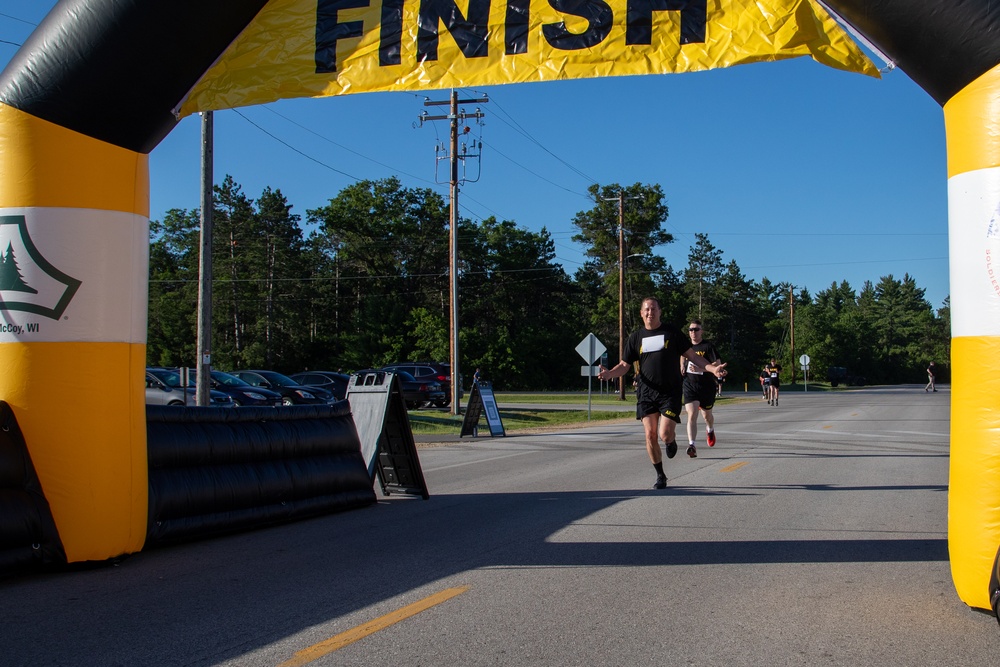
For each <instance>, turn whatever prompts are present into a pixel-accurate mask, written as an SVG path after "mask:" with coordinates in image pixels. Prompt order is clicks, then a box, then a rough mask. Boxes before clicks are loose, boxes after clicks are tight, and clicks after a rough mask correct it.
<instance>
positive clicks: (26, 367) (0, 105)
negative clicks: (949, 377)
mask: <svg viewBox="0 0 1000 667" xmlns="http://www.w3.org/2000/svg"><path fill="white" fill-rule="evenodd" d="M825 5H826V6H827V7H829V8H832V10H833V11H834V12H836V13H837V14H839V15H840V16H841V17H842V18H843V19H844V20H845V21H846V22H848V23H849V24H851V25H852V26H853V27H854V28H855V29H856V30H857V31H858V32H859V33H860V34H862V35H864V36H865V37H866V38H867V39H869V40H870V41H871V43H873V44H874V45H875V46H876V47H877V48H878V49H880V50H881V51H882V52H883V53H884V54H886V55H887V56H888V57H889V58H890V59H892V60H893V61H894V62H895V63H896V64H897V65H898V66H899V67H900V69H902V70H903V71H905V72H906V73H907V74H908V75H909V76H910V77H911V78H912V79H913V80H914V81H916V82H917V83H918V84H919V85H920V86H921V87H922V88H923V89H924V90H925V91H927V93H928V94H929V95H931V97H932V98H933V99H934V100H936V101H937V102H938V103H939V104H941V105H942V106H943V107H944V112H945V114H944V115H945V122H946V128H947V136H948V144H949V158H948V175H949V183H948V188H949V209H950V211H949V217H950V221H949V225H950V239H951V240H950V244H951V251H950V255H951V266H952V276H951V277H952V288H951V295H952V321H953V338H954V341H953V359H952V368H953V378H954V387H953V399H952V400H953V405H954V406H960V408H961V419H956V420H954V421H953V425H952V443H953V445H952V464H951V490H950V505H949V540H950V550H951V559H952V570H953V577H954V580H955V584H956V587H957V589H958V592H959V595H960V597H961V598H962V600H963V601H965V602H966V603H967V604H969V605H971V606H974V607H981V608H988V607H989V601H988V594H987V585H988V581H989V575H990V569H991V565H992V559H993V555H994V554H995V553H996V549H997V545H998V544H1000V474H998V473H1000V418H998V416H997V415H998V414H1000V411H998V410H997V409H996V408H995V406H993V405H992V404H991V403H992V401H993V399H994V398H995V397H996V396H998V395H1000V386H998V385H1000V277H998V276H997V272H998V271H1000V267H998V266H995V264H994V261H995V260H994V258H995V257H996V254H995V253H996V252H998V251H1000V114H998V113H997V110H998V109H1000V72H998V71H997V64H998V63H1000V40H998V39H996V38H995V37H993V36H994V35H996V34H1000V33H998V29H1000V25H998V24H1000V4H998V3H995V2H990V1H989V0H966V1H964V2H960V3H953V2H947V1H946V0H826V1H825ZM462 6H463V7H466V6H467V12H468V18H466V16H464V15H463V14H462V11H463V10H462V9H460V8H459V7H458V5H457V4H456V3H454V2H452V1H450V0H419V2H418V1H414V0H406V1H404V0H320V1H319V2H317V1H316V0H310V1H307V0H234V1H233V2H226V3H205V2H203V1H202V0H61V2H60V3H59V4H58V5H57V6H56V7H55V8H54V9H53V10H52V12H51V13H50V14H49V16H48V17H46V19H45V20H44V21H43V23H42V24H41V25H40V26H39V28H38V30H36V32H35V34H33V35H32V36H31V37H30V38H29V40H28V41H27V42H26V43H25V45H24V46H23V47H22V49H21V50H20V51H19V52H18V54H17V55H16V56H15V57H14V59H13V60H12V61H11V62H10V64H9V65H8V66H7V68H6V69H5V70H4V71H3V72H2V73H0V155H2V158H0V244H2V247H0V259H2V260H3V263H2V264H0V277H2V278H3V280H2V281H0V400H4V401H6V402H8V403H9V404H10V405H11V406H12V407H13V410H14V413H15V415H16V417H17V420H18V422H19V424H20V425H21V429H22V431H23V432H24V435H25V440H26V442H27V444H28V449H29V452H30V455H31V459H32V462H33V463H34V466H35V468H36V469H37V470H38V475H39V478H40V481H41V485H42V487H43V489H44V490H45V494H46V499H47V500H48V502H49V504H50V507H51V508H52V514H53V518H54V520H55V523H56V525H57V528H58V531H59V536H60V539H61V540H62V542H63V546H64V548H65V553H66V558H67V560H68V561H70V562H78V561H86V560H103V559H107V558H110V557H113V556H116V555H119V554H122V553H131V552H135V551H138V550H140V549H141V548H142V546H143V540H144V535H145V533H146V530H145V528H146V526H145V522H146V509H147V498H146V489H147V462H146V451H145V435H146V434H145V429H146V421H145V413H144V397H143V389H142V385H143V383H142V376H143V368H144V366H145V340H146V300H147V274H148V249H147V241H148V214H149V211H148V208H149V203H148V202H149V196H148V154H149V152H150V151H151V150H152V149H153V148H154V147H155V146H156V145H157V144H158V143H159V141H160V140H161V139H162V138H163V137H164V136H166V135H167V134H168V133H169V132H170V130H171V129H172V128H173V127H174V125H175V124H176V122H177V116H176V115H175V113H174V112H175V111H178V112H180V113H192V112H195V111H198V110H205V109H211V108H224V107H225V106H227V105H228V106H232V105H237V104H253V103H259V102H261V101H267V100H269V99H277V98H279V97H282V96H286V97H287V96H295V95H298V96H301V95H312V96H319V95H330V94H338V93H346V92H355V91H358V90H363V89H364V88H363V85H362V84H363V78H364V76H365V75H366V74H365V73H366V72H367V73H368V75H371V76H372V77H374V78H378V77H381V79H379V80H380V81H381V82H382V83H379V84H378V85H377V86H375V87H372V88H370V89H373V90H374V89H382V90H388V89H404V88H408V89H419V88H424V89H427V88H434V87H438V88H440V87H449V86H459V85H485V84H490V83H493V84H496V83H508V82H515V81H527V80H536V81H540V80H551V79H554V78H570V77H582V76H606V75H616V74H641V73H648V72H651V71H653V70H651V69H645V70H643V69H641V67H640V66H636V65H634V64H630V63H636V62H640V63H649V62H654V64H655V65H657V67H658V69H656V70H655V71H660V72H668V71H692V70H698V69H708V68H710V67H722V66H729V65H734V64H740V63H747V62H760V61H767V60H776V59H779V58H788V57H796V56H801V55H810V56H812V57H813V58H814V59H816V60H817V61H819V62H823V63H825V64H828V65H831V66H834V67H841V68H843V69H848V70H851V71H859V72H866V73H869V74H872V73H873V71H872V68H871V65H870V63H869V62H867V59H865V58H864V57H863V56H860V57H859V54H858V52H857V51H856V46H855V45H853V44H847V45H845V44H844V42H843V40H841V39H840V38H839V36H837V35H834V34H833V33H834V32H836V31H838V30H839V29H838V28H836V26H835V24H832V20H831V19H830V17H829V16H828V15H827V13H826V12H825V11H824V10H823V9H822V8H821V7H820V6H819V5H818V4H817V2H816V0H754V1H753V2H749V1H748V0H719V1H718V2H714V3H708V2H707V1H706V0H678V1H677V2H667V3H662V2H659V1H658V0H656V1H654V0H629V1H628V2H627V3H626V2H625V1H624V0H584V1H583V2H580V3H566V2H562V1H560V0H549V1H548V3H529V2H526V1H525V0H505V2H499V1H498V0H494V1H493V2H492V3H491V2H490V1H489V0H468V2H467V3H466V2H462ZM414 7H416V9H414ZM626 7H627V20H626V19H625V18H624V17H625V16H626ZM352 12H353V14H352ZM553 12H555V17H553ZM341 13H343V16H341ZM310 14H311V16H310ZM535 14H540V15H542V16H541V18H538V17H536V16H535ZM667 14H670V15H674V14H679V15H680V16H671V17H670V19H669V21H667V20H666V19H664V20H663V21H661V19H660V17H661V15H667ZM564 15H570V18H572V19H573V22H572V25H573V26H574V28H573V30H576V29H577V28H576V26H579V25H585V28H584V31H583V33H581V34H575V33H573V32H571V31H570V28H568V27H567V26H568V25H569V24H570V22H569V21H566V20H562V19H564V18H565V16H564ZM288 17H293V19H294V20H302V21H305V22H306V25H307V29H306V30H304V31H300V33H298V34H296V35H288V34H286V33H285V32H282V30H284V28H285V26H286V24H287V23H288V22H289V21H291V20H292V19H289V18H288ZM487 19H488V22H489V28H490V29H489V30H487V29H486V28H487V26H486V23H487ZM494 19H496V20H495V23H496V27H495V29H494ZM802 20H805V21H806V22H807V24H806V25H804V26H800V28H801V29H800V30H799V31H798V32H796V31H795V30H794V28H795V26H794V25H793V26H792V28H793V30H789V29H788V26H789V24H794V23H795V21H802ZM379 21H382V23H383V25H382V26H381V27H382V30H381V31H380V30H379ZM670 21H673V23H670ZM435 25H436V26H438V27H439V28H440V27H441V26H442V25H443V27H444V30H445V31H447V32H449V33H451V35H452V38H453V39H447V40H446V39H438V38H437V35H436V34H435V33H434V32H433V27H434V26H435ZM664 25H668V26H669V25H674V26H675V27H676V32H677V34H678V35H681V38H680V39H674V40H673V41H671V40H669V39H663V38H662V35H660V32H661V31H663V30H666V28H664V27H663V26H664ZM706 26H707V30H706ZM758 28H759V29H760V30H766V31H770V32H769V33H768V34H767V36H766V37H765V38H759V37H757V36H756V33H755V30H756V29H758ZM407 30H409V32H407ZM494 33H496V34H494ZM720 33H721V34H722V36H723V39H719V40H717V41H718V42H725V43H726V44H727V45H735V46H732V49H733V52H726V53H720V52H719V49H718V48H717V47H718V44H717V43H715V44H713V43H712V39H711V37H712V35H713V34H715V35H716V36H718V35H719V34H720ZM497 35H499V37H497ZM494 39H496V40H498V42H497V43H496V44H494V42H493V41H490V40H494ZM254 40H256V41H254ZM847 41H848V42H849V40H847ZM359 42H360V43H363V44H364V48H356V50H355V52H351V51H350V48H351V45H354V46H357V43H359ZM456 44H457V45H458V46H457V47H456ZM247 45H248V46H247ZM414 45H415V46H414ZM804 45H807V46H804ZM241 46H247V48H249V49H251V51H250V55H249V56H248V54H247V53H246V52H244V53H242V54H241V56H242V58H241V59H237V58H235V57H234V58H233V59H229V60H227V59H226V57H225V56H226V54H227V53H230V52H231V51H232V50H234V49H237V48H239V47H241ZM321 46H322V48H320V47H321ZM254 48H256V49H258V51H256V52H254V51H252V49H254ZM297 48H299V50H300V51H301V50H302V49H304V50H305V51H306V52H307V55H311V54H315V56H316V59H315V71H314V72H310V73H308V76H307V77H305V78H304V80H303V81H302V82H293V83H301V84H302V85H301V86H299V87H298V88H296V86H294V85H292V86H291V87H290V88H289V86H287V85H286V82H285V81H284V80H282V79H281V76H284V70H283V69H282V67H285V63H284V61H285V60H289V61H291V60H294V58H295V56H296V49H297ZM459 48H460V49H461V52H460V53H459V51H458V49H459ZM438 49H440V53H439V52H438ZM574 49H579V51H575V52H574V51H573V50H574ZM602 49H603V51H602ZM643 49H645V50H643ZM755 49H756V50H755ZM769 49H773V50H769ZM583 50H586V51H587V52H588V53H592V52H593V53H596V54H597V55H596V56H594V57H595V58H597V60H595V61H592V62H584V63H581V62H574V60H573V57H574V56H577V55H579V54H580V53H582V52H583ZM321 51H322V54H323V63H322V65H323V67H322V68H320V60H321V59H320V57H319V56H320V53H321ZM640 51H641V53H640ZM637 53H638V56H637V57H636V54H637ZM358 54H362V55H358ZM365 54H367V56H368V57H374V58H376V63H377V64H376V65H374V66H371V67H369V69H368V70H366V69H365V67H364V66H362V67H359V68H358V70H359V71H361V73H362V75H361V76H360V77H359V76H356V75H355V74H354V73H353V72H354V71H355V69H352V68H353V67H355V61H357V60H360V59H361V58H362V56H364V55H365ZM372 54H374V56H373V55H372ZM414 54H416V55H414ZM449 54H450V55H449ZM455 54H458V55H455ZM498 54H499V55H498ZM567 54H569V55H567ZM664 54H666V55H664ZM529 57H531V58H534V61H533V62H532V63H531V66H532V67H534V69H533V70H530V73H529V74H527V75H526V74H525V72H526V71H529V68H528V67H527V66H526V65H525V62H526V61H525V60H523V59H526V58H529ZM449 58H451V60H449ZM699 58H700V60H699ZM480 59H481V60H483V61H487V60H488V61H489V62H491V63H492V62H495V61H502V60H504V59H506V61H507V64H506V65H504V64H503V63H501V64H499V65H496V67H498V68H499V69H498V70H496V71H499V72H501V74H499V75H498V74H495V73H494V72H493V71H491V70H489V69H488V68H487V69H486V70H485V71H486V73H485V74H481V73H478V74H477V73H476V72H474V71H473V70H472V69H471V67H472V64H473V63H476V62H480ZM518 59H522V60H518ZM668 60H669V62H667V61H668ZM272 61H275V62H277V61H281V62H277V64H278V65H279V67H278V68H277V69H278V70H281V71H280V72H279V74H276V75H272V74H271V73H270V70H268V69H267V66H270V65H274V64H275V62H272ZM410 61H413V62H412V63H411V64H413V67H412V70H410V71H407V72H401V73H399V75H398V76H397V75H396V74H395V73H394V72H396V70H392V69H391V68H390V67H389V66H393V65H395V66H399V65H400V63H404V64H405V63H406V62H410ZM248 62H249V63H250V65H249V66H247V65H246V63H248ZM238 63H243V66H244V67H246V68H247V69H246V71H247V72H249V74H245V79H246V80H248V81H253V84H254V85H255V86H256V87H257V90H256V91H255V93H254V94H253V95H249V96H245V97H243V98H238V99H236V100H235V101H234V99H233V96H232V95H229V92H226V93H219V94H218V95H216V96H215V97H214V98H213V94H214V93H213V90H206V86H209V87H210V86H213V85H216V84H218V85H220V86H223V85H225V82H227V81H231V80H232V79H234V78H238V77H239V76H240V72H239V71H237V65H238ZM510 63H514V64H510ZM581 64H582V66H581ZM504 67H507V69H506V70H504V69H503V68H504ZM574 67H575V68H576V69H575V70H574ZM630 68H631V69H630ZM258 69H259V71H257V70H258ZM285 69H287V67H285ZM321 69H322V71H324V72H330V74H328V77H329V79H328V80H318V79H316V77H315V76H314V75H315V73H316V72H319V71H320V70H321ZM574 72H576V73H574ZM206 82H207V83H206ZM290 89H294V90H291V92H289V91H290ZM261 90H263V92H260V91H261ZM230 92H231V91H230ZM258 93H259V94H258ZM227 95H228V96H227ZM67 369H74V370H75V371H78V372H83V373H91V374H95V375H96V374H100V375H101V376H102V377H104V378H108V379H109V383H108V384H107V385H106V387H105V395H104V396H103V397H102V398H101V399H100V400H99V401H98V402H97V403H96V404H90V405H76V404H67V403H64V402H63V401H61V400H59V399H58V397H54V396H53V394H52V392H51V391H50V389H49V388H50V387H51V386H53V385H55V384H56V383H57V382H58V380H59V379H60V378H61V377H63V375H64V374H65V373H66V371H67ZM984 377H985V378H987V380H986V381H985V383H984V381H983V380H982V378H984ZM993 378H996V379H993Z"/></svg>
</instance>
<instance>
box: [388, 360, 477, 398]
mask: <svg viewBox="0 0 1000 667" xmlns="http://www.w3.org/2000/svg"><path fill="white" fill-rule="evenodd" d="M383 370H387V371H402V372H404V373H409V374H410V375H412V376H413V377H415V378H416V379H418V380H421V381H424V382H430V381H435V382H437V383H438V384H440V385H441V391H443V392H444V399H442V400H440V401H435V402H434V405H435V406H437V407H439V408H443V407H445V406H447V405H451V364H439V363H437V362H434V361H427V362H415V361H403V362H400V363H398V364H390V365H388V366H385V367H384V368H383ZM459 392H460V393H459V397H461V396H462V394H461V388H459Z"/></svg>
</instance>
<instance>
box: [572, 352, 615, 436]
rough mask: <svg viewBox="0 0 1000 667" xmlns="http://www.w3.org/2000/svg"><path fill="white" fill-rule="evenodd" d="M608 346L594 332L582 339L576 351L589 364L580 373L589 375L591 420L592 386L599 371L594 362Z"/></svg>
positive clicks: (588, 398) (588, 408) (588, 417)
mask: <svg viewBox="0 0 1000 667" xmlns="http://www.w3.org/2000/svg"><path fill="white" fill-rule="evenodd" d="M607 349H608V348H606V347H605V346H604V343H602V342H601V341H599V340H598V339H597V336H595V335H594V334H592V333H589V334H587V337H586V338H584V339H583V340H581V341H580V344H579V345H577V346H576V353H577V354H579V355H580V356H581V357H583V360H584V361H586V362H587V365H586V366H584V367H582V368H581V369H580V375H586V376H587V421H590V397H591V394H592V389H591V388H592V387H593V384H594V376H595V375H597V373H595V372H594V362H595V361H597V360H598V359H600V358H601V355H602V354H604V353H605V352H606V351H607Z"/></svg>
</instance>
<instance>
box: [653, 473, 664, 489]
mask: <svg viewBox="0 0 1000 667" xmlns="http://www.w3.org/2000/svg"><path fill="white" fill-rule="evenodd" d="M653 488H654V489H665V488H667V476H666V475H657V476H656V484H654V485H653Z"/></svg>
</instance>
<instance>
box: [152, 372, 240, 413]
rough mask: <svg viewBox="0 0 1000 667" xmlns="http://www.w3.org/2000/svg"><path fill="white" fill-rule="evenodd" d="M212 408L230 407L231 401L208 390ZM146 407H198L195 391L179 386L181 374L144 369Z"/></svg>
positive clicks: (189, 385)
mask: <svg viewBox="0 0 1000 667" xmlns="http://www.w3.org/2000/svg"><path fill="white" fill-rule="evenodd" d="M209 401H210V403H209V404H210V405H211V406H212V407H219V408H228V407H232V405H233V399H231V398H229V395H228V394H224V393H223V392H221V391H215V390H214V389H213V390H210V391H209ZM146 405H198V392H197V389H196V388H195V387H194V386H192V385H191V384H188V386H187V387H182V386H181V374H180V373H178V372H177V371H176V370H173V369H170V368H147V369H146Z"/></svg>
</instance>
